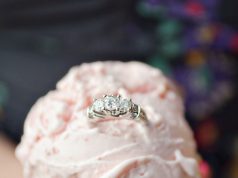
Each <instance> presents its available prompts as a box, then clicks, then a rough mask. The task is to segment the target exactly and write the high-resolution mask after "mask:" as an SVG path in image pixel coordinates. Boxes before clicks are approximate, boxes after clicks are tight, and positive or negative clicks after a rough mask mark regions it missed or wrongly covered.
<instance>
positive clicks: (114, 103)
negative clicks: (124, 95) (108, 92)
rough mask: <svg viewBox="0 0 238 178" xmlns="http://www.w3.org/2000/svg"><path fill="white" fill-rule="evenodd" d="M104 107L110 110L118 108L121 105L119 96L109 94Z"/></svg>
mask: <svg viewBox="0 0 238 178" xmlns="http://www.w3.org/2000/svg"><path fill="white" fill-rule="evenodd" d="M104 107H105V109H107V110H109V111H113V110H116V109H118V108H119V107H120V101H119V98H117V97H115V96H107V97H105V99H104Z"/></svg>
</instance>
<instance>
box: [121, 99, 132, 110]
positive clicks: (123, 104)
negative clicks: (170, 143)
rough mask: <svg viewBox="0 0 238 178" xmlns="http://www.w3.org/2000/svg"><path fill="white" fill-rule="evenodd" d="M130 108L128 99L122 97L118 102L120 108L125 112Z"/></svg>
mask: <svg viewBox="0 0 238 178" xmlns="http://www.w3.org/2000/svg"><path fill="white" fill-rule="evenodd" d="M130 108H131V102H130V101H129V100H128V99H123V100H121V102H120V110H121V111H122V112H127V111H128V110H129V109H130Z"/></svg>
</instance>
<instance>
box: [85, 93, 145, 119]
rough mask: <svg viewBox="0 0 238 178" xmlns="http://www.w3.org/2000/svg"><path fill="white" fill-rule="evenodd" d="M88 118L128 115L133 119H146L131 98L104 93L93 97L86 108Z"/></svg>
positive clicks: (142, 111)
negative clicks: (96, 97)
mask: <svg viewBox="0 0 238 178" xmlns="http://www.w3.org/2000/svg"><path fill="white" fill-rule="evenodd" d="M87 115H88V118H89V119H94V118H105V117H121V116H123V115H129V116H130V118H131V119H133V120H147V117H146V114H145V112H144V110H143V109H142V108H141V107H140V106H138V105H137V104H135V103H133V102H132V100H131V99H126V98H122V97H121V96H120V95H117V96H113V95H104V96H103V98H99V99H95V100H94V102H93V103H92V105H91V106H89V107H88V109H87Z"/></svg>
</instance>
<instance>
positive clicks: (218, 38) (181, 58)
mask: <svg viewBox="0 0 238 178" xmlns="http://www.w3.org/2000/svg"><path fill="white" fill-rule="evenodd" d="M237 9H238V1H236V0H120V1H112V0H90V1H84V0H67V1H64V0H57V1H56V0H51V1H47V0H42V1H39V2H38V1H29V0H0V162H1V164H0V172H1V174H2V175H1V174H0V177H4V178H10V177H16V175H19V172H20V171H19V170H20V168H19V165H18V164H17V162H16V161H15V158H14V156H13V151H14V147H15V145H16V144H17V143H18V142H19V140H20V136H21V134H22V129H23V122H24V119H25V117H26V114H27V112H28V111H29V109H30V107H31V106H32V104H34V102H35V101H36V99H37V98H38V97H40V96H42V95H44V94H45V93H46V92H47V91H48V90H50V89H53V88H54V87H55V83H56V82H57V80H59V79H60V78H62V77H63V76H64V74H65V73H66V72H67V71H68V69H69V68H70V67H71V66H73V65H78V64H81V63H82V62H91V61H94V60H123V61H126V60H135V59H136V60H139V61H143V62H146V63H148V64H150V65H152V66H154V67H157V68H160V69H162V70H163V71H164V72H165V74H166V75H168V76H169V77H171V78H173V79H174V80H175V81H176V82H177V83H178V84H179V85H180V87H181V89H182V91H183V93H184V96H185V105H186V110H187V113H186V118H187V120H188V122H189V123H190V125H191V127H192V129H193V130H194V133H195V138H196V140H197V144H198V150H199V152H200V154H201V155H202V156H203V158H204V159H205V161H206V162H202V164H201V170H202V172H203V174H204V178H208V177H209V174H210V175H211V177H214V178H238V121H237V119H238V118H237V117H238V90H237V84H238V82H237V80H238V74H237V71H238V66H237V57H238V12H237ZM8 155H9V156H8ZM2 163H4V164H2ZM15 167H16V171H13V169H14V168H15ZM7 168H8V169H10V170H11V172H10V173H9V171H6V170H8V169H7ZM4 171H5V172H6V173H5V174H4ZM8 173H9V174H11V173H12V175H8ZM14 173H15V176H14Z"/></svg>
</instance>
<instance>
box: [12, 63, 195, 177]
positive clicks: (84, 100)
mask: <svg viewBox="0 0 238 178" xmlns="http://www.w3.org/2000/svg"><path fill="white" fill-rule="evenodd" d="M104 94H114V95H115V94H121V95H122V96H123V97H127V98H131V99H132V100H133V101H134V103H136V104H138V105H140V106H141V107H142V108H143V109H144V111H145V113H146V114H147V117H148V122H147V123H145V122H143V121H135V120H128V119H127V118H126V116H123V117H121V118H120V119H115V118H107V119H99V120H94V121H92V120H89V119H88V118H87V113H86V110H87V107H88V106H89V105H91V104H92V102H93V98H100V97H102V95H104ZM124 117H125V118H124ZM16 154H17V157H18V158H19V159H20V160H21V162H22V164H23V167H24V177H25V178H199V177H200V176H199V173H198V161H197V160H198V159H197V158H198V156H197V153H196V145H195V142H194V139H193V134H192V132H191V130H190V128H189V126H188V124H187V123H186V121H185V119H184V107H183V101H182V98H181V96H180V95H179V94H178V91H177V89H176V87H175V86H174V85H173V83H172V82H170V81H169V80H168V79H167V78H166V77H165V76H164V75H163V74H162V73H161V72H160V71H159V70H157V69H154V68H152V67H149V66H147V65H145V64H142V63H139V62H128V63H123V62H95V63H91V64H83V65H81V66H77V67H73V68H72V69H71V70H70V71H69V73H68V74H67V75H66V76H65V77H64V78H63V79H62V80H61V81H59V82H58V84H57V87H56V90H54V91H50V92H49V93H48V94H47V95H46V96H44V97H42V98H40V99H39V100H38V101H37V103H36V104H35V105H34V106H33V108H32V109H31V111H30V113H29V115H28V117H27V119H26V122H25V127H24V135H23V137H22V140H21V143H20V145H19V146H18V148H17V150H16Z"/></svg>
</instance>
